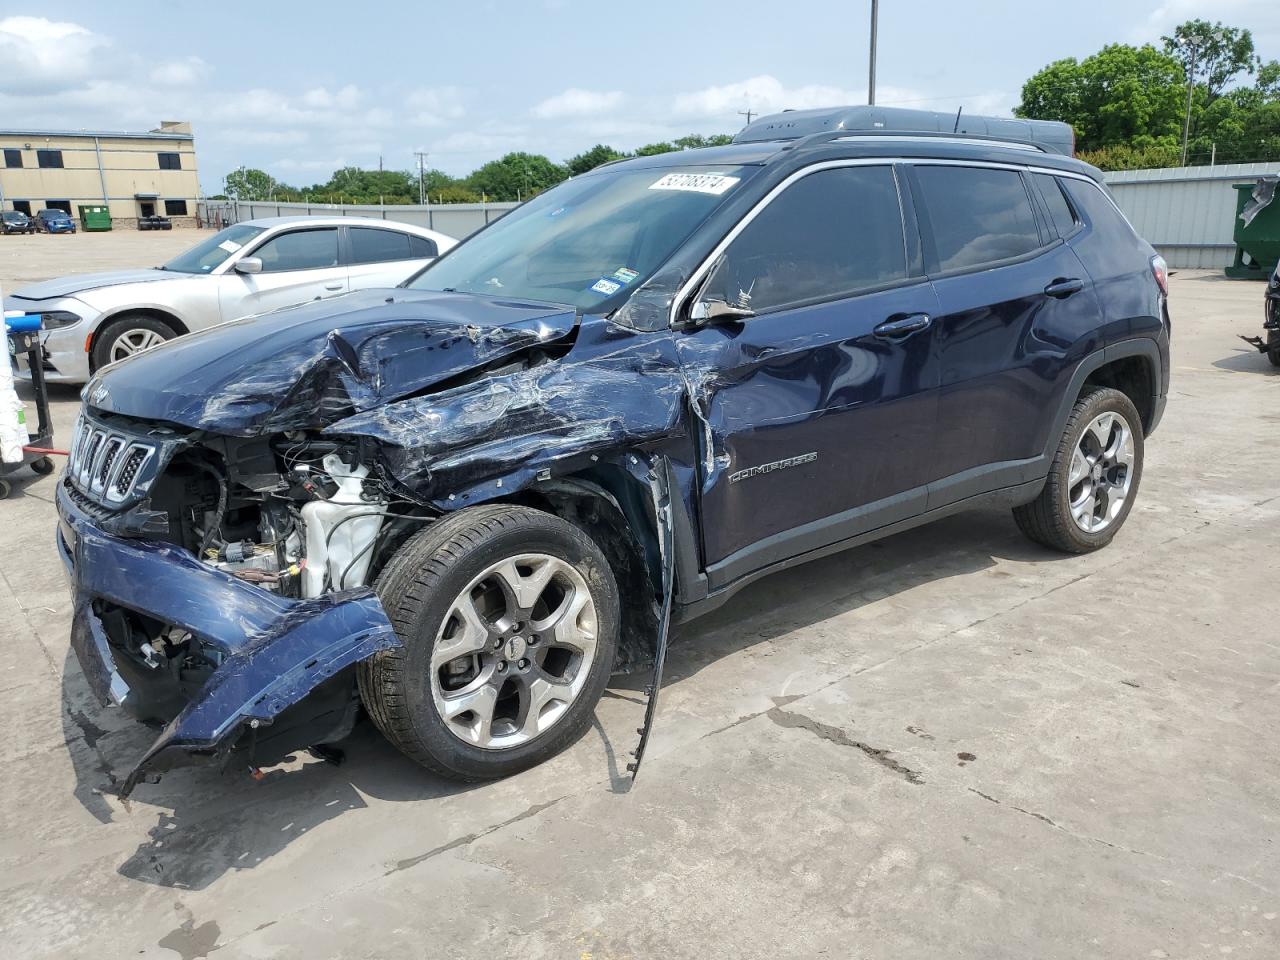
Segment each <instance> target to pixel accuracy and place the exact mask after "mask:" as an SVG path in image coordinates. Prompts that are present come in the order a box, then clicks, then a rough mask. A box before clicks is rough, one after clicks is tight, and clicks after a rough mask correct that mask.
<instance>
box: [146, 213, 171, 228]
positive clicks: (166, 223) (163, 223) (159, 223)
mask: <svg viewBox="0 0 1280 960" xmlns="http://www.w3.org/2000/svg"><path fill="white" fill-rule="evenodd" d="M138 229H139V230H172V229H173V221H171V220H170V219H169V218H168V217H162V216H160V214H158V213H153V214H152V215H151V216H149V217H139V218H138Z"/></svg>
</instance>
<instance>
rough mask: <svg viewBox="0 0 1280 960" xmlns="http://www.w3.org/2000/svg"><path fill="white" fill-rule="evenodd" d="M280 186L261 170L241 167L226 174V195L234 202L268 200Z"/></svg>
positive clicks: (273, 196)
mask: <svg viewBox="0 0 1280 960" xmlns="http://www.w3.org/2000/svg"><path fill="white" fill-rule="evenodd" d="M280 186H281V184H278V183H276V181H275V180H274V179H273V178H272V177H271V175H270V174H268V173H266V172H265V171H263V170H258V169H255V168H254V167H248V168H246V167H241V168H240V169H239V170H232V171H231V172H230V173H228V174H227V185H226V193H227V196H229V197H233V198H235V199H236V200H270V199H274V198H275V195H276V192H277V190H278V188H279V187H280Z"/></svg>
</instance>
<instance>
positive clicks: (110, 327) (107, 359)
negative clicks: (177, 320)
mask: <svg viewBox="0 0 1280 960" xmlns="http://www.w3.org/2000/svg"><path fill="white" fill-rule="evenodd" d="M176 336H177V334H176V333H174V331H173V328H172V327H170V326H169V325H168V324H167V323H164V322H162V321H160V320H157V319H156V318H155V317H148V316H124V317H120V318H118V319H116V320H113V321H112V322H111V323H109V324H107V326H105V327H103V328H102V330H100V331H99V332H98V335H97V336H96V337H95V338H94V343H93V352H92V354H91V356H90V359H91V360H92V361H93V369H94V370H100V369H102V368H103V367H105V366H106V365H107V364H108V363H115V362H116V361H117V360H124V359H127V358H128V357H131V356H133V355H134V354H135V353H142V352H143V351H144V350H150V349H151V348H152V347H158V346H160V344H162V343H164V342H165V341H166V340H172V339H173V338H174V337H176Z"/></svg>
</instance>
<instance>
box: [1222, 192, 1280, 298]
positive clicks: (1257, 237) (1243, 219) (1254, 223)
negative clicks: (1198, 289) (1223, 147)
mask: <svg viewBox="0 0 1280 960" xmlns="http://www.w3.org/2000/svg"><path fill="white" fill-rule="evenodd" d="M1232 186H1234V187H1235V188H1236V219H1235V234H1234V236H1233V237H1232V239H1234V240H1235V243H1236V258H1235V262H1234V263H1232V264H1231V266H1229V267H1227V270H1226V273H1227V276H1228V277H1231V278H1233V279H1235V280H1267V279H1269V278H1270V277H1271V271H1272V270H1274V269H1275V266H1276V262H1277V261H1280V196H1276V193H1277V192H1278V191H1277V190H1276V178H1275V177H1262V178H1260V179H1259V180H1257V181H1256V182H1254V183H1235V184H1232Z"/></svg>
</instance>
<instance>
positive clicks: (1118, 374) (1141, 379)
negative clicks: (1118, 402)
mask: <svg viewBox="0 0 1280 960" xmlns="http://www.w3.org/2000/svg"><path fill="white" fill-rule="evenodd" d="M1084 386H1085V387H1090V386H1095V387H1111V388H1112V389H1114V390H1119V391H1120V392H1121V393H1123V394H1124V395H1125V396H1127V397H1128V398H1129V399H1130V400H1131V401H1132V402H1133V405H1134V406H1135V407H1136V408H1137V409H1138V416H1139V417H1140V418H1141V419H1142V430H1143V432H1144V433H1146V432H1147V431H1148V430H1150V429H1151V418H1152V417H1153V416H1154V414H1155V403H1154V394H1155V380H1154V378H1153V375H1152V370H1151V363H1150V361H1148V360H1147V358H1146V357H1121V358H1120V359H1119V360H1112V361H1111V362H1110V363H1106V364H1103V365H1102V366H1101V367H1099V368H1098V369H1097V370H1094V371H1093V372H1092V373H1090V374H1089V376H1088V377H1086V378H1085V381H1084Z"/></svg>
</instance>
